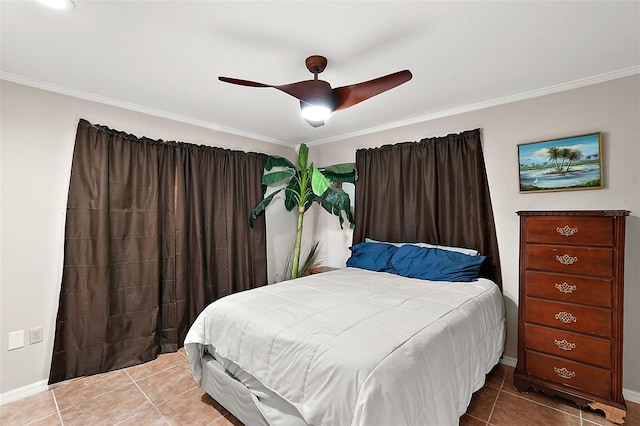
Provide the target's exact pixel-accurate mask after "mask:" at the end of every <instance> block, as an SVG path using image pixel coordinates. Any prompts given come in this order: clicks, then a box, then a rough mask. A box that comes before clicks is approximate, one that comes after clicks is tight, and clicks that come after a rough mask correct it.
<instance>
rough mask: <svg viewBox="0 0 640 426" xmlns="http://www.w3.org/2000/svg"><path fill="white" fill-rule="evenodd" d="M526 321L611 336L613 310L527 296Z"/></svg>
mask: <svg viewBox="0 0 640 426" xmlns="http://www.w3.org/2000/svg"><path fill="white" fill-rule="evenodd" d="M525 304H526V307H525V322H528V323H534V324H541V325H547V326H550V327H554V328H560V329H563V330H568V331H577V332H580V333H586V334H592V335H596V336H602V337H611V310H610V309H604V308H595V307H594V308H592V307H588V306H582V305H573V304H570V303H560V302H552V301H546V300H540V299H534V298H529V297H527V299H526V302H525Z"/></svg>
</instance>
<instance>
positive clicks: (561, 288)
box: [556, 281, 578, 294]
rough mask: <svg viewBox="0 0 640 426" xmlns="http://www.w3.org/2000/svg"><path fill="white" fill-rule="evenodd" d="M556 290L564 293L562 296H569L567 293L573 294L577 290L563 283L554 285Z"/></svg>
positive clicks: (573, 286)
mask: <svg viewBox="0 0 640 426" xmlns="http://www.w3.org/2000/svg"><path fill="white" fill-rule="evenodd" d="M556 288H557V289H558V291H560V292H562V293H564V294H569V293H573V292H574V291H576V290H577V289H578V287H576V286H575V285H569V284H567V282H566V281H565V282H563V283H562V284H558V283H556Z"/></svg>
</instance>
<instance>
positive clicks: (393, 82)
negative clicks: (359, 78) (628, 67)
mask: <svg viewBox="0 0 640 426" xmlns="http://www.w3.org/2000/svg"><path fill="white" fill-rule="evenodd" d="M412 77H413V75H412V74H411V71H409V70H404V71H398V72H395V73H393V74H389V75H385V76H384V77H379V78H374V79H373V80H369V81H363V82H362V83H357V84H352V85H350V86H343V87H336V88H335V89H333V99H334V102H335V108H334V111H339V110H341V109H345V108H349V107H350V106H353V105H355V104H357V103H360V102H362V101H364V100H367V99H369V98H371V97H373V96H376V95H379V94H380V93H382V92H386V91H387V90H389V89H393V88H394V87H396V86H399V85H401V84H403V83H406V82H407V81H409V80H411V78H412Z"/></svg>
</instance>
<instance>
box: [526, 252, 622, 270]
mask: <svg viewBox="0 0 640 426" xmlns="http://www.w3.org/2000/svg"><path fill="white" fill-rule="evenodd" d="M525 255H526V267H527V269H537V270H543V271H548V272H562V273H566V274H578V275H594V276H600V277H610V276H612V275H613V249H610V248H602V247H581V246H556V245H546V244H527V246H526V254H525Z"/></svg>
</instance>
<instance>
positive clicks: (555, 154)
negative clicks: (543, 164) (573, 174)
mask: <svg viewBox="0 0 640 426" xmlns="http://www.w3.org/2000/svg"><path fill="white" fill-rule="evenodd" d="M547 155H549V159H550V160H552V161H553V163H554V164H555V165H556V171H557V172H560V167H558V158H560V148H558V147H557V146H554V147H553V148H549V151H548V154H547Z"/></svg>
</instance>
